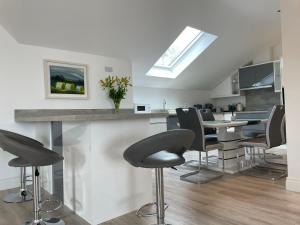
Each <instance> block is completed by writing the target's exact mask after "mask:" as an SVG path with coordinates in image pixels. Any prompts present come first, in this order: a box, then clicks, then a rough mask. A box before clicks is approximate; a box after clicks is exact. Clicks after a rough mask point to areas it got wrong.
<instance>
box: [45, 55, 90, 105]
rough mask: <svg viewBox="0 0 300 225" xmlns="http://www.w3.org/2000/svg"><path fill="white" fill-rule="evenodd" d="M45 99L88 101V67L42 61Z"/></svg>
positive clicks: (85, 65)
mask: <svg viewBox="0 0 300 225" xmlns="http://www.w3.org/2000/svg"><path fill="white" fill-rule="evenodd" d="M44 81H45V97H46V98H49V99H88V65H87V64H80V63H71V62H65V61H57V60H48V59H46V60H44Z"/></svg>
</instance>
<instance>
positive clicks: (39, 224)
mask: <svg viewBox="0 0 300 225" xmlns="http://www.w3.org/2000/svg"><path fill="white" fill-rule="evenodd" d="M22 225H46V224H45V222H44V221H28V222H25V223H23V224H22Z"/></svg>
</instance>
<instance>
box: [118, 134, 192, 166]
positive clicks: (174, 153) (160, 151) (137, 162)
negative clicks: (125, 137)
mask: <svg viewBox="0 0 300 225" xmlns="http://www.w3.org/2000/svg"><path fill="white" fill-rule="evenodd" d="M194 136H195V135H194V132H193V131H191V130H185V129H177V130H170V131H167V132H164V133H160V134H157V135H154V136H151V137H149V138H146V139H144V140H141V141H139V142H137V143H135V144H133V145H132V146H130V147H129V148H128V149H127V150H126V151H125V152H124V159H125V160H127V161H128V162H129V163H130V164H131V165H133V166H135V167H144V168H164V167H173V166H177V165H180V164H182V163H184V158H183V156H182V155H183V153H184V152H185V151H186V150H187V149H188V148H189V147H190V146H191V144H192V142H193V140H194Z"/></svg>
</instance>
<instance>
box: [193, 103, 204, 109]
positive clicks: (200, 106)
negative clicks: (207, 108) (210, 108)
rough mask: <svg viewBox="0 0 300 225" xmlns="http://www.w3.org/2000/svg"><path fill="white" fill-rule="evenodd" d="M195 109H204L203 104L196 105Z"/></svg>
mask: <svg viewBox="0 0 300 225" xmlns="http://www.w3.org/2000/svg"><path fill="white" fill-rule="evenodd" d="M194 107H195V108H196V109H202V108H203V106H202V104H195V105H194Z"/></svg>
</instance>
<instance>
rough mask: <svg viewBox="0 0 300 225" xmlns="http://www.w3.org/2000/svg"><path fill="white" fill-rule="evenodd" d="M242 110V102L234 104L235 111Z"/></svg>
mask: <svg viewBox="0 0 300 225" xmlns="http://www.w3.org/2000/svg"><path fill="white" fill-rule="evenodd" d="M243 110H244V105H243V104H242V103H238V104H236V111H238V112H242V111H243Z"/></svg>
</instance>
